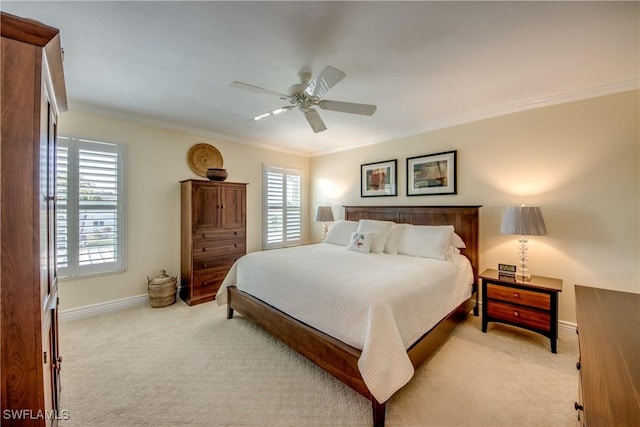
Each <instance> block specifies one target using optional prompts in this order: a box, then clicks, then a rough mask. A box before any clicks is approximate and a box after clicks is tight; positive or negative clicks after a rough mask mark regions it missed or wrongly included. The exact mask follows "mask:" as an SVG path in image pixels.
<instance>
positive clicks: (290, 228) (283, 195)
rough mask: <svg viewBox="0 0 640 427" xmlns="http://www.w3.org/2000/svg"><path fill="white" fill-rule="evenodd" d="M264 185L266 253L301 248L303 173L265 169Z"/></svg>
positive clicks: (281, 168)
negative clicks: (269, 250) (299, 245)
mask: <svg viewBox="0 0 640 427" xmlns="http://www.w3.org/2000/svg"><path fill="white" fill-rule="evenodd" d="M264 182H265V188H264V199H265V206H264V238H263V247H264V249H274V248H281V247H285V246H292V245H297V244H300V238H301V233H300V230H301V194H300V193H301V176H300V171H299V170H297V169H289V168H283V167H275V166H265V167H264Z"/></svg>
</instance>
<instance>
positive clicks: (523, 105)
mask: <svg viewBox="0 0 640 427" xmlns="http://www.w3.org/2000/svg"><path fill="white" fill-rule="evenodd" d="M639 87H640V80H638V79H634V80H627V81H624V82H619V83H613V84H609V85H604V86H599V87H594V88H589V89H584V90H579V91H575V92H569V93H563V94H559V95H552V96H547V97H544V98H538V99H531V100H527V101H523V102H519V103H517V104H511V105H505V106H502V107H496V108H489V109H486V110H482V111H476V112H474V113H469V114H463V115H460V116H457V117H449V118H447V119H443V120H440V121H435V122H431V123H427V124H426V125H425V126H421V127H419V128H414V129H407V130H404V131H401V132H395V133H390V134H387V135H382V136H379V137H376V138H374V139H371V140H369V141H362V142H359V143H355V144H351V145H347V146H342V147H337V148H332V149H328V150H320V151H315V152H311V153H307V155H308V156H310V157H316V156H322V155H325V154H333V153H338V152H341V151H349V150H353V149H356V148H360V147H365V146H367V145H374V144H380V143H382V142H388V141H393V140H396V139H400V138H406V137H409V136H414V135H420V134H422V133H426V132H432V131H435V130H439V129H446V128H450V127H453V126H458V125H463V124H466V123H471V122H475V121H478V120H484V119H490V118H492V117H498V116H505V115H507V114H511V113H518V112H521V111H526V110H532V109H535V108H541V107H549V106H552V105H559V104H564V103H567V102H574V101H580V100H583V99H590V98H596V97H598V96H605V95H612V94H614V93H619V92H627V91H630V90H637V89H638V88H639Z"/></svg>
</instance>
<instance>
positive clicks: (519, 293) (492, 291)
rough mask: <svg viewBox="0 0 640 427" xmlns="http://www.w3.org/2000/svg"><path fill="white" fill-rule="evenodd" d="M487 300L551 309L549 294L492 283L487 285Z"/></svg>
mask: <svg viewBox="0 0 640 427" xmlns="http://www.w3.org/2000/svg"><path fill="white" fill-rule="evenodd" d="M487 298H491V299H498V300H500V301H505V302H510V303H513V304H521V305H526V306H527V307H535V308H540V309H542V310H550V309H551V296H550V295H549V294H544V293H540V292H533V291H527V290H525V289H518V288H510V287H507V286H500V285H494V284H492V283H489V284H487Z"/></svg>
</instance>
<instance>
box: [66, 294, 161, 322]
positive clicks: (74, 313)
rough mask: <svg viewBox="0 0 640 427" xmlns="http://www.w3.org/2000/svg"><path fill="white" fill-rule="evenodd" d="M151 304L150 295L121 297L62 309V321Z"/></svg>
mask: <svg viewBox="0 0 640 427" xmlns="http://www.w3.org/2000/svg"><path fill="white" fill-rule="evenodd" d="M147 304H149V295H148V294H142V295H136V296H134V297H128V298H121V299H116V300H111V301H105V302H100V303H97V304H91V305H85V306H83V307H76V308H69V309H67V310H60V313H59V319H60V322H71V321H73V320H80V319H86V318H87V317H93V316H98V315H100V314H108V313H113V312H116V311H120V310H124V309H127V308H133V307H140V306H143V305H147Z"/></svg>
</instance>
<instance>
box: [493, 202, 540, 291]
mask: <svg viewBox="0 0 640 427" xmlns="http://www.w3.org/2000/svg"><path fill="white" fill-rule="evenodd" d="M500 233H502V234H517V235H519V236H521V237H520V239H519V240H518V242H520V249H519V251H518V258H519V266H518V269H519V271H518V274H517V275H518V276H519V277H521V278H522V279H523V280H528V279H531V274H529V269H528V268H527V251H528V250H529V248H528V247H527V242H528V240H527V236H546V235H547V227H546V225H545V224H544V218H543V217H542V211H541V210H540V208H538V207H533V206H524V205H522V206H509V207H507V211H506V212H505V214H504V217H503V218H502V226H501V227H500Z"/></svg>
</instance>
